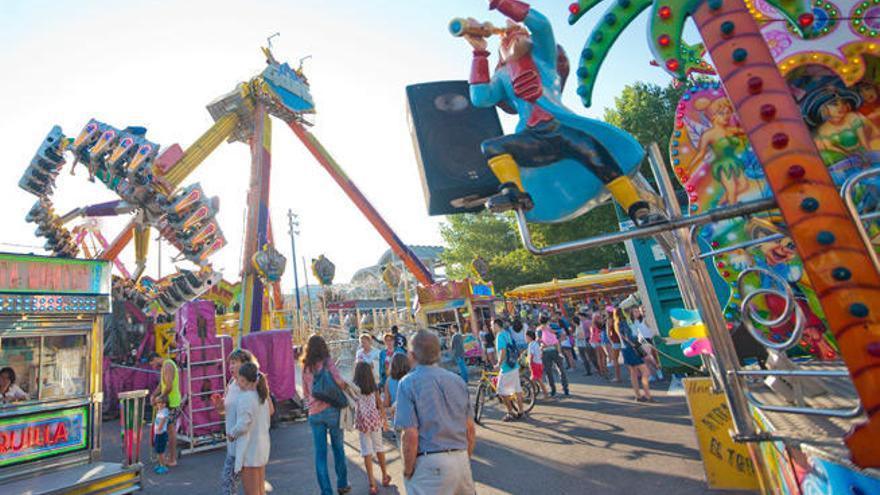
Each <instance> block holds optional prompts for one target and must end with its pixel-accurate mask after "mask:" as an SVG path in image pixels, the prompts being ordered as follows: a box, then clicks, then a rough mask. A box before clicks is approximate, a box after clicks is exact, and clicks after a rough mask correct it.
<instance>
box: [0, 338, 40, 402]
mask: <svg viewBox="0 0 880 495" xmlns="http://www.w3.org/2000/svg"><path fill="white" fill-rule="evenodd" d="M5 368H11V369H12V371H13V373H12V376H11V377H10V376H9V373H4V375H6V376H4V377H3V379H2V381H0V395H2V397H0V407H3V406H8V405H9V404H12V403H14V402H22V401H29V400H36V399H38V398H39V387H38V385H39V382H40V337H4V338H2V339H0V369H5ZM13 377H14V379H15V381H14V382H12V381H11V378H13ZM7 381H8V382H9V384H8V385H7ZM18 389H20V390H21V391H23V392H24V394H26V396H27V397H26V398H24V397H22V396H19V395H18V394H16V392H17V390H18Z"/></svg>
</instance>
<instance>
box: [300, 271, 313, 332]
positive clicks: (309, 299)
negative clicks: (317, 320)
mask: <svg viewBox="0 0 880 495" xmlns="http://www.w3.org/2000/svg"><path fill="white" fill-rule="evenodd" d="M302 261H303V277H305V280H306V302H307V303H309V326H312V295H311V294H309V268H308V265H306V257H305V256H303V257H302Z"/></svg>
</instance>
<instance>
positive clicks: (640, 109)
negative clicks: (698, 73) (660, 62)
mask: <svg viewBox="0 0 880 495" xmlns="http://www.w3.org/2000/svg"><path fill="white" fill-rule="evenodd" d="M685 89H686V88H685V87H684V86H683V85H682V86H680V87H678V88H676V87H674V86H673V85H672V84H669V85H667V86H666V87H662V86H658V85H656V84H650V83H643V82H637V83H635V84H632V85H628V86H626V87H625V88H623V92H622V93H621V94H620V96H618V97H616V98H614V108H606V109H605V122H608V123H609V124H611V125H613V126H616V127H620V128H621V129H623V130H625V131H626V132H628V133H630V134H632V135H633V137H635V138H636V140H638V142H639V143H641V144H642V146H648V145H649V144H651V143H652V142H656V143H657V144H659V145H660V149H664V148H666V146H668V144H669V137H670V136H672V127H673V125H674V124H675V107H676V106H677V105H678V102H679V100H681V97H682V95H683V94H684V92H685Z"/></svg>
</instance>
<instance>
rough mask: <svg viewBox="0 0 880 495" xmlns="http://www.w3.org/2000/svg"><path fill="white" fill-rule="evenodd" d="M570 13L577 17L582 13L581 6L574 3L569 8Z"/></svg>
mask: <svg viewBox="0 0 880 495" xmlns="http://www.w3.org/2000/svg"><path fill="white" fill-rule="evenodd" d="M568 11H569V12H571V14H572V15H576V14H577V13H578V12H580V11H581V6H580V5H578V4H577V3H573V4H571V5H569V6H568Z"/></svg>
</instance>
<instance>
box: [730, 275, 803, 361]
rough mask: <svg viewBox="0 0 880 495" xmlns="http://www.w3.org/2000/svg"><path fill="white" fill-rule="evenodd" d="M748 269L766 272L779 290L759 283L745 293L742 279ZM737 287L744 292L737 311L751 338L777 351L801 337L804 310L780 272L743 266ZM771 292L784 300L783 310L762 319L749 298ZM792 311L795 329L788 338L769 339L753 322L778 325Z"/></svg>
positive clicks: (788, 317) (794, 342) (791, 345)
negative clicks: (771, 317)
mask: <svg viewBox="0 0 880 495" xmlns="http://www.w3.org/2000/svg"><path fill="white" fill-rule="evenodd" d="M750 273H755V274H758V275H766V276H767V277H769V278H770V279H771V280H773V281H774V282H775V283H776V284H777V285H779V286H780V287H782V290H781V291H780V290H776V289H771V288H765V287H759V288H757V289H755V290H753V291H751V292H750V293H749V294H746V293H745V290H744V289H745V283H744V280H745V278H746V276H747V275H748V274H750ZM736 288H737V290H738V291H739V293H740V294H742V295H743V300H742V304H741V305H740V311H741V312H742V315H743V323H744V324H745V326H746V329H747V330H748V331H749V333H750V334H751V335H752V338H754V339H755V340H757V341H758V343H760V344H761V345H763V346H764V347H766V348H768V349H774V350H777V351H785V350H787V349H790V348H792V347H794V346H795V345H797V343H798V342H799V341H800V340H801V336H802V335H803V333H804V313H803V310H801V308H800V305H798V304H797V302H796V301H795V299H794V292H792V290H791V286H790V285H789V284H788V282H786V281H785V280H784V279H783V278H782V277H780V276H779V275H777V274H775V273H773V272H771V271H770V270H767V269H765V268H757V267H752V268H747V269H745V270H743V271H742V272H741V273H740V274H739V276H738V277H737V279H736ZM769 295H774V296H777V297H781V298H783V299H784V300H785V308H784V309H783V310H782V314H781V315H779V316H778V317H776V318H775V319H770V320H768V319H764V318H763V317H761V316H759V315H758V314H756V313H755V312H754V311H753V310H752V306H751V304H750V303H751V301H752V299H754V298H755V297H758V296H769ZM792 313H794V315H795V320H794V330H792V332H791V336H790V337H789V338H788V340H785V341H784V342H773V341H771V340H770V339H768V338H767V337H766V336H765V335H764V332H762V331H761V330H760V329H759V328H758V327H757V326H756V325H755V324H758V325H763V326H766V327H775V326H778V325H781V324H783V323H785V322H786V321H788V320H789V319H790V318H791V314H792Z"/></svg>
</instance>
